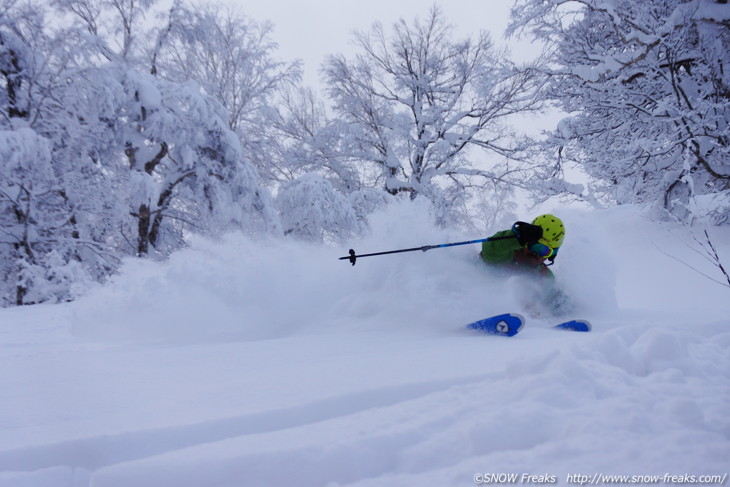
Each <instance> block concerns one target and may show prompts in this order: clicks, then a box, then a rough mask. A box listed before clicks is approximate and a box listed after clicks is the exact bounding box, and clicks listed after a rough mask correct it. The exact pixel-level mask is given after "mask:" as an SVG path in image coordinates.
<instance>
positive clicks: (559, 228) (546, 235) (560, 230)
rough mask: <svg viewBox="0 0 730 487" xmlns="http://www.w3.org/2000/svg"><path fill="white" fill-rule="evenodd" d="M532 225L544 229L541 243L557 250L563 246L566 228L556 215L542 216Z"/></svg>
mask: <svg viewBox="0 0 730 487" xmlns="http://www.w3.org/2000/svg"><path fill="white" fill-rule="evenodd" d="M532 224H533V225H538V226H539V227H541V228H542V238H541V239H540V240H539V242H540V243H542V244H545V245H547V246H548V247H551V248H553V249H557V248H558V247H560V246H561V245H563V238H565V226H564V225H563V222H562V221H561V220H560V218H558V217H557V216H555V215H540V216H538V217H537V218H535V219H534V220H533V221H532Z"/></svg>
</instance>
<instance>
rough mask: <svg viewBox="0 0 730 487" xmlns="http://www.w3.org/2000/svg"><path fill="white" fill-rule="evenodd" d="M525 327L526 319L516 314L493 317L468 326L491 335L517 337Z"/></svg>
mask: <svg viewBox="0 0 730 487" xmlns="http://www.w3.org/2000/svg"><path fill="white" fill-rule="evenodd" d="M523 326H525V319H524V318H523V317H522V316H520V315H518V314H515V313H505V314H503V315H497V316H491V317H489V318H484V319H483V320H479V321H475V322H474V323H469V324H468V325H466V327H467V328H470V329H472V330H477V331H481V332H482V333H487V334H489V335H502V336H506V337H511V336H515V335H516V334H517V333H518V332H519V331H520V330H521V329H522V327H523Z"/></svg>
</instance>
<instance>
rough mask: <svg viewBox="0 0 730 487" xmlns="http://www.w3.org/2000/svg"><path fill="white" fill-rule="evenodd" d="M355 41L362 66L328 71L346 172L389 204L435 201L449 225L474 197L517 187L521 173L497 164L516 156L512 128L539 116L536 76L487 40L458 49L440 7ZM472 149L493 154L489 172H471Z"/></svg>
mask: <svg viewBox="0 0 730 487" xmlns="http://www.w3.org/2000/svg"><path fill="white" fill-rule="evenodd" d="M355 41H356V45H357V47H358V49H359V52H358V54H357V55H356V56H355V57H354V58H352V59H348V58H346V57H345V56H343V55H338V56H330V57H329V58H328V59H327V60H326V63H325V65H324V73H325V76H326V82H327V88H328V93H329V95H330V98H331V100H332V102H333V104H334V106H333V110H334V112H335V117H336V119H335V120H336V122H335V123H336V124H337V130H338V131H339V132H340V133H341V134H342V138H341V141H340V144H339V147H338V152H339V153H338V156H339V158H340V160H341V161H343V163H347V164H350V165H354V166H356V167H357V173H359V174H361V175H364V176H366V177H367V178H369V179H370V184H372V185H375V184H377V185H380V186H381V187H383V188H384V189H385V190H386V191H387V192H388V193H390V194H393V195H396V194H402V193H405V194H408V195H409V196H410V197H411V198H415V197H416V196H418V195H423V196H426V197H428V198H429V199H431V200H432V201H433V202H434V204H435V205H436V207H438V208H440V209H441V210H443V211H442V213H443V215H442V216H443V217H445V216H446V214H447V213H448V211H449V208H455V207H458V206H460V205H462V204H463V198H465V196H466V190H465V188H466V187H468V186H478V187H484V186H485V184H486V183H487V182H495V181H499V182H502V183H504V182H508V181H510V179H511V177H513V176H514V173H513V171H514V167H512V166H510V165H507V164H498V163H494V162H493V161H494V160H499V161H501V160H502V159H503V158H504V157H505V156H511V155H514V152H515V150H516V146H515V145H514V139H513V138H512V137H511V135H512V134H511V133H510V132H509V130H508V129H507V128H506V124H504V123H503V122H504V121H505V119H507V118H508V117H509V116H510V115H514V114H518V113H524V112H527V111H530V110H535V109H537V108H538V103H537V102H536V100H535V98H534V97H533V96H531V94H532V93H533V91H534V90H535V88H536V87H537V85H538V83H539V82H540V77H539V76H538V75H537V73H536V72H535V71H533V70H531V69H518V68H517V67H516V66H514V65H513V64H512V63H510V62H509V61H508V60H507V59H506V57H505V55H504V53H501V52H497V51H496V50H495V48H494V47H493V44H492V42H491V41H490V39H489V37H488V35H487V34H486V33H484V32H482V33H480V34H479V35H478V36H477V37H476V38H475V39H471V38H468V39H464V40H457V39H454V37H453V28H452V27H451V26H450V25H448V24H447V22H446V20H445V18H444V16H443V14H442V13H441V11H440V10H439V9H438V8H437V7H433V8H432V9H431V10H430V12H429V14H428V15H426V16H425V18H423V19H416V20H415V21H414V22H413V23H412V24H409V23H407V22H406V21H405V20H402V19H401V20H400V21H399V22H398V23H396V24H395V25H394V26H393V29H392V32H391V33H388V32H386V30H385V29H384V28H383V26H382V25H380V24H375V25H374V26H373V27H372V29H371V30H370V31H369V32H365V33H362V32H361V33H357V34H356V36H355ZM473 149H483V150H484V151H486V153H487V154H491V156H490V157H491V160H490V162H489V164H488V166H487V167H478V166H476V165H474V164H472V159H473V158H475V150H473Z"/></svg>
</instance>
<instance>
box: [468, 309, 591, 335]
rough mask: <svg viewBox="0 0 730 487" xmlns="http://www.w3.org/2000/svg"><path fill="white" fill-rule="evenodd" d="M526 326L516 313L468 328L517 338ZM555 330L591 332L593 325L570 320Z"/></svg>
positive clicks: (471, 324)
mask: <svg viewBox="0 0 730 487" xmlns="http://www.w3.org/2000/svg"><path fill="white" fill-rule="evenodd" d="M523 326H525V319H524V318H523V317H522V316H520V315H518V314H516V313H505V314H502V315H497V316H490V317H489V318H484V319H483V320H479V321H475V322H474V323H469V324H468V325H466V327H467V328H469V329H472V330H477V331H480V332H482V333H487V334H489V335H502V336H506V337H511V336H515V335H516V334H517V333H519V331H520V330H521V329H522V327H523ZM553 328H555V329H557V330H569V331H583V332H585V331H591V324H590V323H589V322H588V321H586V320H570V321H565V322H563V323H559V324H557V325H555V326H553Z"/></svg>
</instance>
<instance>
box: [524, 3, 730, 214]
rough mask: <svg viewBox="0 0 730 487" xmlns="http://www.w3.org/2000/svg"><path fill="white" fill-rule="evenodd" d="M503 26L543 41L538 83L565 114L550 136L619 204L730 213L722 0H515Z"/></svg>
mask: <svg viewBox="0 0 730 487" xmlns="http://www.w3.org/2000/svg"><path fill="white" fill-rule="evenodd" d="M512 16H513V17H512V18H513V23H512V26H511V29H512V31H520V30H528V31H530V32H531V33H532V34H534V35H535V36H536V37H538V38H539V39H541V40H543V41H545V42H547V43H548V44H549V45H550V46H551V47H552V49H553V54H554V56H553V61H554V65H553V66H554V69H552V71H551V72H550V76H551V81H550V83H549V89H548V90H547V91H546V96H547V98H549V99H551V100H554V101H556V102H557V103H558V104H559V106H560V107H561V108H562V109H563V110H564V111H566V112H568V113H570V116H569V117H568V118H566V119H565V120H563V121H562V123H561V124H560V125H559V128H558V130H557V131H556V132H555V133H554V134H553V137H552V138H551V140H550V141H549V144H550V145H551V147H552V148H553V150H554V151H555V152H554V153H556V154H557V157H556V160H558V161H561V160H565V159H568V160H574V161H578V162H579V163H580V164H582V166H583V168H585V170H586V171H587V172H588V174H590V175H591V176H594V177H595V178H598V179H599V180H600V181H601V182H602V183H603V184H602V187H601V188H600V189H601V190H602V191H603V193H604V194H607V195H609V196H610V197H611V198H612V199H613V200H614V201H616V202H618V203H630V202H651V203H657V204H659V205H660V206H661V207H663V208H665V209H666V210H668V211H669V212H670V213H671V214H673V215H674V216H675V217H678V218H680V219H683V220H691V219H694V218H706V219H707V220H709V221H711V222H712V223H715V224H720V223H727V222H728V221H729V220H730V129H729V123H728V122H729V121H730V5H728V4H727V1H726V0H646V1H642V2H635V1H632V0H580V1H573V0H555V1H551V2H533V1H529V0H520V1H518V2H517V4H516V5H515V7H514V9H513V11H512Z"/></svg>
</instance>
